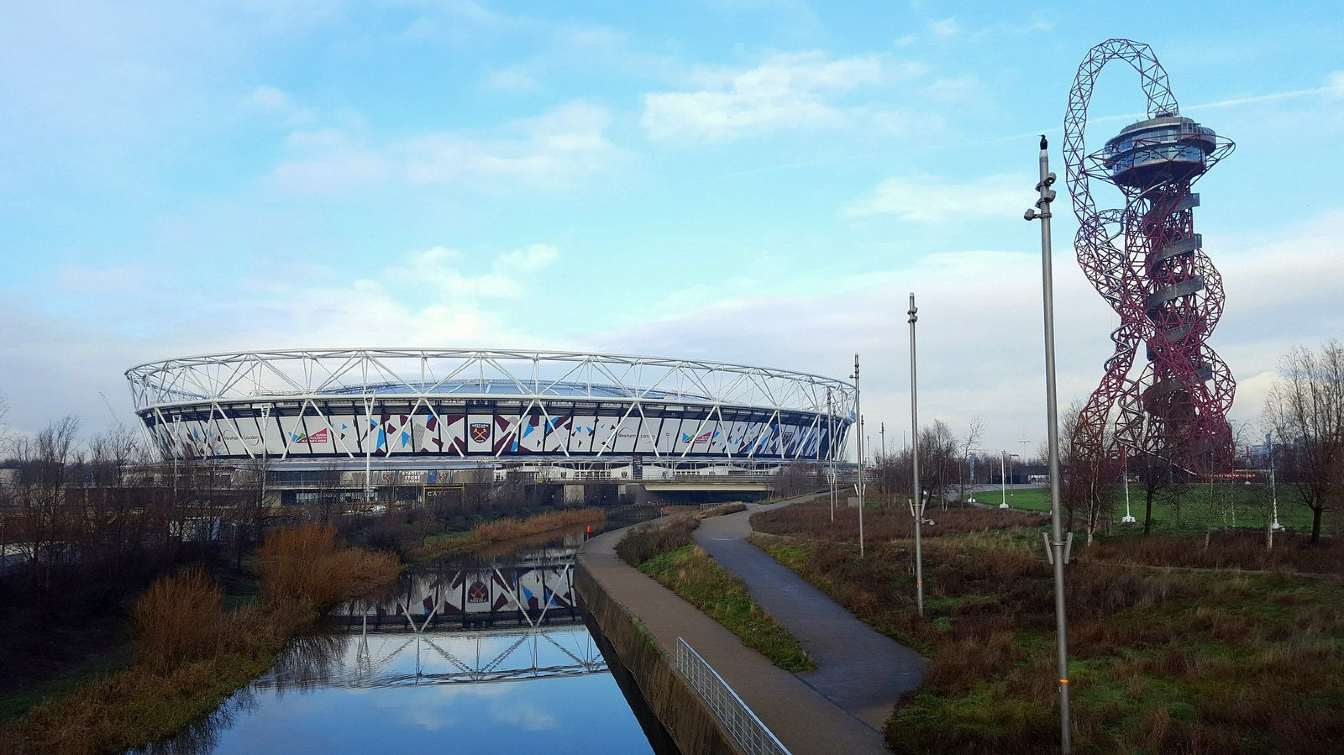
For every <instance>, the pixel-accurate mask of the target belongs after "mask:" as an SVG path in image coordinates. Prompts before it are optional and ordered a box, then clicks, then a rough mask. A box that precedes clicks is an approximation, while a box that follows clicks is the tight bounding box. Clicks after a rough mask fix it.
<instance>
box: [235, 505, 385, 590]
mask: <svg viewBox="0 0 1344 755" xmlns="http://www.w3.org/2000/svg"><path fill="white" fill-rule="evenodd" d="M257 569H258V571H259V572H260V575H261V589H262V593H263V594H264V595H265V596H266V599H267V601H268V602H270V603H271V604H273V605H274V604H280V603H289V602H298V603H303V604H306V605H308V606H310V607H311V608H313V609H315V610H318V611H322V610H325V609H327V608H329V607H331V606H333V605H335V604H337V603H340V602H342V601H345V600H350V599H353V598H358V597H363V596H366V595H368V594H370V593H371V592H373V591H375V590H376V589H379V588H381V587H383V586H385V585H387V584H388V583H389V582H391V581H392V580H393V579H395V578H396V576H397V574H398V573H400V572H401V562H400V561H399V560H398V559H397V557H396V556H394V555H392V554H390V553H383V552H378V551H369V550H365V549H363V548H351V547H341V546H339V545H338V544H337V543H336V530H335V529H334V528H332V526H331V525H328V524H317V523H308V524H301V525H299V526H297V527H288V528H285V529H280V530H275V531H273V532H271V533H269V534H268V535H267V536H266V540H265V541H264V542H262V544H261V547H260V548H258V549H257Z"/></svg>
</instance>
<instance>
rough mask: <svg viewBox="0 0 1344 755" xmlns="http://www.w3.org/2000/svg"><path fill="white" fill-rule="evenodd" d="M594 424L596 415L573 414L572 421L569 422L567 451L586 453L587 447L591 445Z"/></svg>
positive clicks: (594, 428)
mask: <svg viewBox="0 0 1344 755" xmlns="http://www.w3.org/2000/svg"><path fill="white" fill-rule="evenodd" d="M596 426H597V417H596V416H594V415H592V414H576V415H574V421H573V422H571V423H570V431H569V432H570V434H569V452H570V453H580V454H586V453H588V452H589V449H591V448H592V447H593V435H595V434H596V432H597V427H596ZM598 442H599V443H600V442H601V441H598Z"/></svg>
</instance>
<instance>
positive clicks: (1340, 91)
mask: <svg viewBox="0 0 1344 755" xmlns="http://www.w3.org/2000/svg"><path fill="white" fill-rule="evenodd" d="M1325 89H1326V91H1327V92H1328V93H1330V94H1331V95H1332V96H1334V97H1344V71H1331V72H1330V74H1329V75H1328V76H1326V77H1325Z"/></svg>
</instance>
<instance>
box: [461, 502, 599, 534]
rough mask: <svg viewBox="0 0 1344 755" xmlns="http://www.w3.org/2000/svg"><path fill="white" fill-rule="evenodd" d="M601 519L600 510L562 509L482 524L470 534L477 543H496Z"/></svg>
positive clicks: (593, 522) (594, 522)
mask: <svg viewBox="0 0 1344 755" xmlns="http://www.w3.org/2000/svg"><path fill="white" fill-rule="evenodd" d="M602 519H603V513H602V509H599V508H594V507H589V508H583V509H564V510H561V511H548V512H546V513H544V514H536V515H535V516H529V517H527V518H526V519H514V518H506V519H495V520H493V521H489V522H482V523H481V524H478V525H476V526H475V527H473V528H472V530H471V534H472V536H473V537H474V538H475V539H476V541H477V542H480V543H497V542H499V541H501V540H512V539H514V538H519V537H527V536H528V535H535V534H538V533H541V532H550V531H552V530H558V529H562V528H564V527H571V526H574V525H577V524H596V523H598V522H601V521H602Z"/></svg>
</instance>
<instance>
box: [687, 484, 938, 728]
mask: <svg viewBox="0 0 1344 755" xmlns="http://www.w3.org/2000/svg"><path fill="white" fill-rule="evenodd" d="M802 500H807V499H802ZM783 505H791V504H788V503H785V504H775V505H772V506H761V505H754V504H753V505H749V506H748V507H747V510H746V511H742V512H739V513H736V514H730V515H728V516H719V517H710V518H708V519H705V520H704V521H703V522H701V523H700V527H699V528H698V529H697V530H696V531H695V535H694V537H695V542H696V544H698V545H699V546H700V547H701V548H704V549H705V550H706V551H707V552H708V553H709V554H710V555H711V556H713V557H714V560H715V561H717V562H718V563H719V565H720V566H722V567H723V568H725V569H727V570H728V571H730V572H732V573H733V574H736V575H737V576H738V577H740V578H741V579H742V581H744V582H746V583H747V589H748V591H750V592H751V596H752V598H754V599H755V600H756V602H757V603H758V604H759V605H760V606H761V608H764V609H765V611H766V613H768V614H770V615H771V616H772V617H774V619H775V621H777V622H779V623H780V624H781V625H783V627H784V628H785V629H787V630H789V632H790V633H791V634H792V635H793V636H794V637H796V638H797V639H798V642H799V643H801V644H802V646H803V649H804V650H806V651H807V654H808V655H810V656H811V657H812V660H813V661H814V662H815V663H816V664H817V670H816V671H809V672H807V673H804V674H798V675H797V676H798V678H800V679H802V680H803V681H805V682H807V684H808V685H810V686H811V687H812V688H813V689H815V690H817V691H818V692H820V693H821V694H822V695H823V696H825V697H826V698H827V699H828V700H830V701H831V702H833V703H835V704H836V705H838V706H840V707H841V708H842V709H844V710H845V711H847V712H848V713H849V714H850V715H853V716H854V717H856V718H858V719H859V720H861V721H863V722H864V723H866V724H868V725H869V726H871V727H872V728H874V729H876V730H877V731H881V730H882V726H883V724H885V723H886V720H887V717H888V716H890V715H891V711H892V708H893V707H895V705H896V704H897V703H898V702H899V701H900V699H901V696H902V695H904V694H906V693H907V692H910V691H911V690H913V689H915V688H916V687H918V686H919V683H920V680H921V679H922V678H923V669H924V661H923V659H921V658H920V656H919V654H918V653H916V652H915V651H913V650H911V649H909V648H907V647H905V646H903V645H900V644H899V643H897V642H896V641H894V640H892V639H891V638H890V637H887V636H886V635H884V634H881V633H879V632H878V631H877V630H875V629H873V628H872V627H870V626H868V625H867V624H865V623H863V622H862V621H859V620H858V619H857V618H855V617H854V615H853V614H851V613H850V612H849V611H847V610H845V609H844V608H843V607H841V606H840V605H839V604H838V603H836V602H835V601H833V600H831V599H830V598H829V597H827V596H826V594H825V593H823V592H821V591H820V590H818V589H817V588H815V587H813V586H812V585H811V584H809V583H808V582H807V581H806V580H804V579H803V578H802V577H800V576H798V575H797V574H795V573H794V572H793V571H791V570H790V569H789V568H788V567H786V566H783V565H782V564H780V563H779V562H778V561H775V560H774V559H773V558H771V557H770V556H769V555H768V554H766V553H764V552H763V551H761V550H760V549H759V548H757V547H756V546H754V545H752V544H751V543H748V542H746V539H745V538H746V537H747V536H748V535H750V534H751V523H750V521H749V519H750V518H751V515H752V514H753V513H754V512H756V511H760V510H762V509H766V508H770V509H774V508H778V507H779V506H783Z"/></svg>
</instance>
